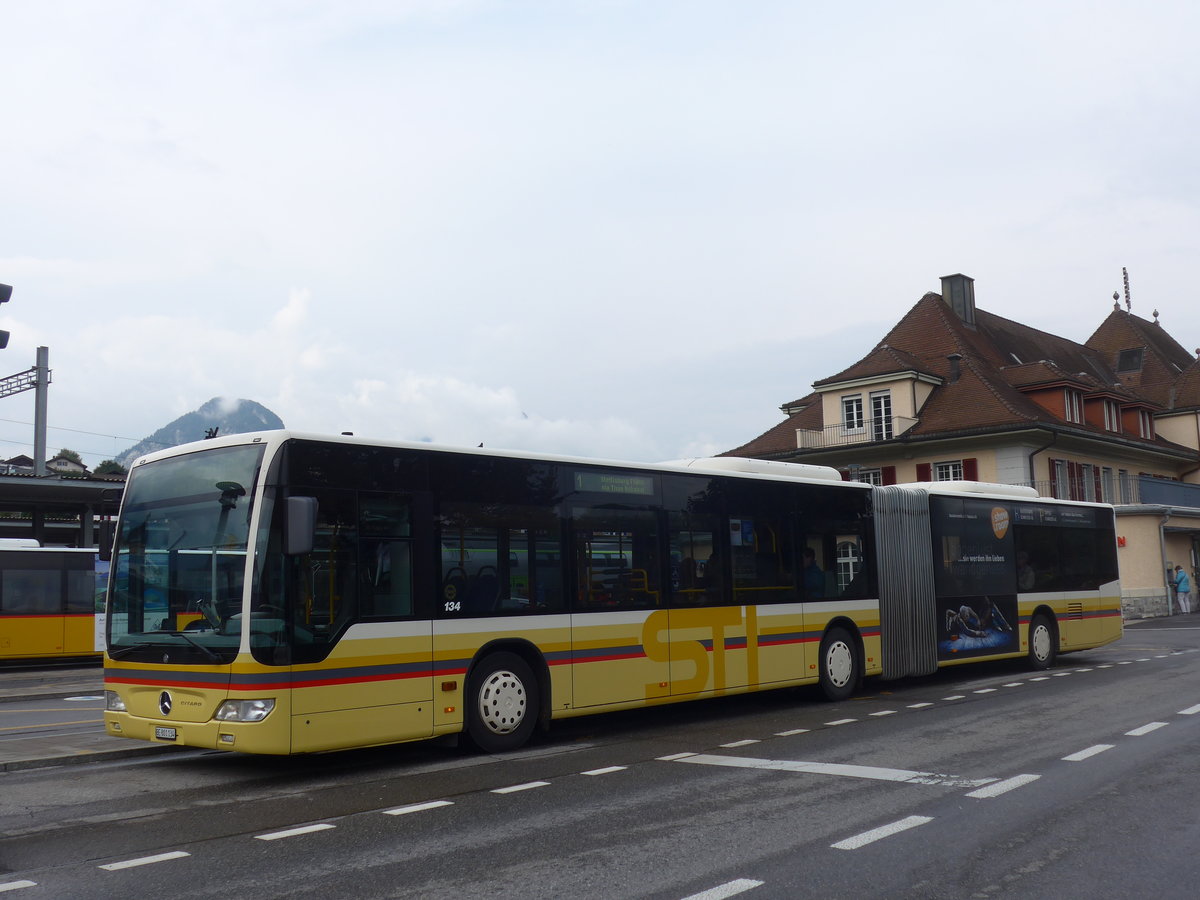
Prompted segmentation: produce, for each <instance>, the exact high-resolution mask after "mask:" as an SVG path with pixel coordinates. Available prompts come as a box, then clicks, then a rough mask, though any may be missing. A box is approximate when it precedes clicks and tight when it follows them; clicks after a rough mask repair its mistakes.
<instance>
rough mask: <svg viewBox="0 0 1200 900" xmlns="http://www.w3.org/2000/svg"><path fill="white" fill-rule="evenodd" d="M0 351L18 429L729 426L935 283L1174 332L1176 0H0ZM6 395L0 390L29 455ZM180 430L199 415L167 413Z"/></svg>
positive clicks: (814, 373) (1189, 326) (1184, 98)
mask: <svg viewBox="0 0 1200 900" xmlns="http://www.w3.org/2000/svg"><path fill="white" fill-rule="evenodd" d="M0 34H3V36H4V39H3V44H4V49H3V52H2V53H0V85H2V87H0V121H3V129H2V130H3V137H2V138H0V282H4V283H6V284H11V285H12V286H13V288H14V291H13V298H12V301H11V302H10V303H8V304H6V305H5V306H3V307H0V328H3V329H6V330H8V331H10V332H11V333H12V337H11V341H10V343H9V346H8V349H7V350H4V351H0V359H3V360H4V361H6V362H7V366H8V369H7V371H6V372H5V373H4V374H9V373H16V372H20V371H23V370H25V369H28V368H30V367H31V366H33V364H34V360H35V355H36V348H37V347H38V346H47V347H49V348H50V364H51V368H52V370H53V384H52V386H51V388H50V395H49V422H50V426H51V428H50V433H49V438H48V444H49V449H50V452H51V454H53V453H54V452H55V451H56V450H57V449H59V448H60V447H69V448H72V449H76V450H78V451H79V452H81V453H82V454H83V457H84V460H85V462H87V463H88V464H89V465H95V464H96V463H98V462H100V461H101V460H103V459H106V458H109V457H112V456H114V455H116V454H117V453H119V452H120V451H122V450H124V449H126V448H127V447H128V446H130V445H131V444H132V443H134V442H135V441H136V440H138V439H140V438H142V437H144V436H146V435H147V434H149V433H150V432H152V431H154V430H155V429H156V428H158V427H159V426H161V425H163V424H166V423H167V422H168V421H169V420H171V419H173V418H174V417H176V416H178V415H181V414H182V413H185V412H187V411H189V410H192V409H195V408H196V407H198V406H199V405H200V404H202V403H204V402H205V401H206V400H208V399H210V398H211V397H214V396H229V397H246V398H250V399H253V400H257V401H258V402H260V403H262V404H264V405H266V406H267V407H269V408H270V409H272V410H274V411H275V412H276V413H277V414H278V415H279V416H280V417H281V418H282V419H283V420H284V422H285V423H286V424H287V425H288V426H289V427H294V428H300V429H305V430H314V431H323V432H339V431H344V430H349V431H354V432H356V433H358V434H362V435H372V436H378V437H383V438H394V439H404V440H433V441H436V442H439V443H448V444H457V445H470V446H474V445H476V444H478V443H480V442H484V443H485V444H486V445H487V446H490V447H511V448H524V449H534V450H544V451H550V452H562V453H574V454H581V455H588V456H602V457H615V458H627V459H635V460H655V459H670V458H676V457H681V456H694V455H704V454H708V453H713V452H720V451H722V450H726V449H729V448H730V447H733V446H736V445H738V444H741V443H743V442H745V441H746V440H749V439H750V438H752V437H754V436H755V435H757V434H759V433H761V432H762V431H764V430H766V429H767V428H769V427H771V426H772V425H774V424H775V423H776V422H778V421H779V420H780V418H781V415H780V413H779V411H778V407H779V405H780V404H781V403H783V402H785V401H788V400H791V399H794V398H796V397H799V396H802V395H803V394H805V393H807V392H808V390H809V387H810V385H811V383H812V382H813V381H814V380H816V379H819V378H823V377H825V376H827V375H831V374H833V373H835V372H836V371H838V370H840V369H841V368H843V367H844V366H845V365H847V364H848V363H850V362H852V361H854V360H856V359H858V358H859V357H861V356H862V355H863V354H864V353H865V352H866V351H867V350H868V349H870V347H872V346H873V345H874V344H875V343H876V342H877V341H878V340H879V339H880V338H881V337H882V335H883V334H884V333H885V332H886V330H887V329H888V328H889V327H890V326H891V325H892V324H893V323H894V322H895V321H896V320H897V319H899V318H900V316H901V315H902V314H903V313H904V312H905V311H906V310H907V309H908V308H909V307H910V306H911V305H912V304H913V303H915V302H916V301H917V300H918V299H920V297H921V296H922V294H924V293H925V292H926V291H931V290H934V291H936V290H938V289H939V277H940V276H941V275H945V274H950V273H953V272H965V273H966V274H968V275H971V276H973V277H974V278H975V279H976V297H977V300H978V303H979V305H980V306H981V307H983V308H984V309H987V310H989V311H991V312H994V313H999V314H1001V315H1005V316H1009V317H1012V318H1015V319H1018V320H1020V321H1023V322H1026V323H1028V324H1031V325H1034V326H1036V327H1039V328H1043V329H1045V330H1048V331H1052V332H1055V333H1058V334H1062V335H1065V336H1067V337H1070V338H1073V339H1075V340H1079V341H1082V340H1085V339H1086V338H1087V337H1088V336H1089V334H1090V333H1091V332H1092V330H1094V328H1095V327H1096V326H1097V325H1098V324H1099V323H1100V321H1101V320H1102V319H1103V317H1104V316H1105V315H1107V313H1108V312H1109V310H1110V309H1111V308H1112V293H1113V291H1114V290H1117V289H1120V288H1121V287H1122V284H1121V268H1122V266H1126V267H1128V269H1129V273H1130V281H1131V288H1132V296H1133V304H1134V306H1133V311H1134V312H1135V313H1140V314H1141V315H1143V316H1146V317H1147V318H1149V317H1151V314H1152V310H1154V309H1158V310H1159V311H1160V313H1161V321H1162V322H1163V324H1164V325H1165V326H1166V327H1167V329H1168V331H1170V332H1171V334H1172V335H1174V336H1175V337H1176V338H1177V339H1178V340H1179V341H1180V342H1181V343H1183V344H1184V346H1185V347H1188V348H1189V349H1190V348H1191V347H1194V346H1200V302H1197V300H1198V298H1197V291H1196V289H1195V286H1194V285H1195V282H1196V279H1197V272H1196V261H1197V256H1198V254H1197V250H1198V247H1200V221H1198V219H1200V165H1198V164H1197V160H1200V115H1198V109H1197V105H1198V103H1200V83H1198V82H1200V53H1197V51H1196V47H1197V44H1198V38H1200V4H1196V3H1194V2H1178V3H1175V2H1155V3H1151V4H1146V3H1142V2H1105V0H1092V2H1051V0H1039V2H1022V0H1004V2H970V3H964V2H957V0H955V2H922V0H905V2H903V3H900V2H855V3H843V2H827V3H826V2H802V0H780V2H773V0H544V2H534V0H528V2H523V0H512V2H504V0H457V2H455V0H408V2H405V0H391V2H385V0H374V2H373V0H330V2H326V0H293V2H273V0H257V2H253V3H246V2H242V0H210V2H187V0H179V2H173V3H170V4H163V3H159V2H142V0H107V2H104V3H100V2H62V0H39V2H37V3H30V2H27V0H0ZM33 409H34V403H33V393H32V392H27V393H23V394H18V395H15V396H11V397H7V398H4V399H3V401H2V405H0V457H6V456H8V455H13V454H16V453H22V452H24V453H31V452H32V431H33V429H32V422H33ZM198 437H199V435H198Z"/></svg>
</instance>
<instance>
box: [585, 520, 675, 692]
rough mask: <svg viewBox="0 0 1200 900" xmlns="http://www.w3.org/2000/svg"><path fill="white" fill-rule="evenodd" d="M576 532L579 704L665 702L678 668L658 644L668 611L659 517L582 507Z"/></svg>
mask: <svg viewBox="0 0 1200 900" xmlns="http://www.w3.org/2000/svg"><path fill="white" fill-rule="evenodd" d="M572 526H573V527H572V532H571V544H570V546H571V556H572V567H573V570H574V582H575V585H574V587H575V590H574V597H573V601H574V604H573V608H572V613H571V659H572V667H571V668H572V681H573V693H574V703H575V705H576V706H577V707H580V706H600V705H604V704H609V703H628V702H633V701H645V700H647V699H650V698H653V697H661V696H665V695H666V694H667V693H668V692H669V686H670V681H671V668H670V657H669V653H668V652H666V648H665V647H663V646H661V645H659V638H658V637H656V635H658V634H660V632H661V629H660V628H658V627H656V625H655V622H656V616H657V614H659V613H660V612H665V611H663V606H664V603H663V589H662V574H661V569H662V566H663V561H662V560H661V559H660V549H659V537H658V535H659V525H658V516H657V514H656V513H654V512H651V511H648V510H631V509H610V508H604V507H589V508H576V509H574V510H573V511H572ZM646 641H650V642H651V646H649V647H648V646H646V643H645V642H646ZM656 647H657V652H656V649H655V648H656Z"/></svg>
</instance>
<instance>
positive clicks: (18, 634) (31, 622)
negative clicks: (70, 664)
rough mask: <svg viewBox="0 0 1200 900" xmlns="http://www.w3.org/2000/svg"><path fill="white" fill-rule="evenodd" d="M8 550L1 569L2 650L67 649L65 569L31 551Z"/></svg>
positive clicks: (17, 653) (41, 652)
mask: <svg viewBox="0 0 1200 900" xmlns="http://www.w3.org/2000/svg"><path fill="white" fill-rule="evenodd" d="M37 552H39V551H24V552H21V551H5V556H4V566H3V569H2V570H0V650H3V652H4V655H5V656H13V657H21V656H54V655H56V654H60V653H63V652H65V649H64V648H65V628H66V620H65V617H64V616H63V612H64V610H63V595H62V572H61V571H59V570H58V569H57V568H56V567H54V566H50V567H46V566H44V565H38V561H37V557H35V556H30V554H31V553H37Z"/></svg>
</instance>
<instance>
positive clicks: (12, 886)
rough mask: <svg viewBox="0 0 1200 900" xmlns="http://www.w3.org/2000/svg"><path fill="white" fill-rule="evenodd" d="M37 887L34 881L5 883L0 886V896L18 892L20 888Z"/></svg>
mask: <svg viewBox="0 0 1200 900" xmlns="http://www.w3.org/2000/svg"><path fill="white" fill-rule="evenodd" d="M27 887H37V882H36V881H7V882H5V883H4V884H0V894H3V893H4V892H5V891H19V890H20V889H21V888H27Z"/></svg>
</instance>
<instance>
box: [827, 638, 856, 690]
mask: <svg viewBox="0 0 1200 900" xmlns="http://www.w3.org/2000/svg"><path fill="white" fill-rule="evenodd" d="M825 675H826V677H827V678H828V679H829V683H830V684H832V685H833V686H834V687H839V688H840V687H845V686H846V685H848V684H849V683H850V679H851V678H853V677H854V654H853V653H851V652H850V646H849V645H848V644H847V643H846V642H845V641H834V642H833V643H832V644H830V645H829V647H828V648H827V649H826V650H825Z"/></svg>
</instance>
